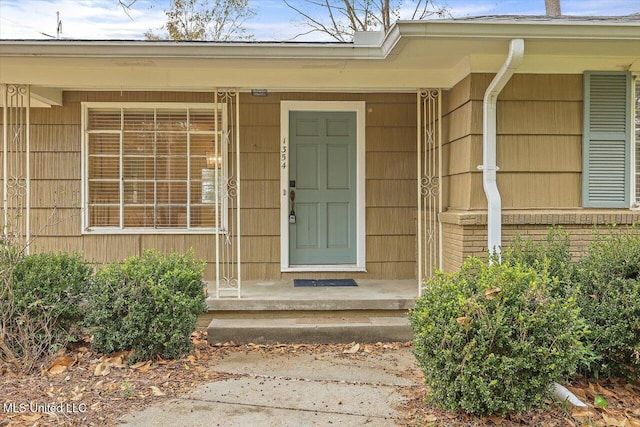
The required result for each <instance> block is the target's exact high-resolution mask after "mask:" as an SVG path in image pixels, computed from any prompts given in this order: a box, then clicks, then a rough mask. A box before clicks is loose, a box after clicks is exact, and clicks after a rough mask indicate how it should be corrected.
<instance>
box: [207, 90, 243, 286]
mask: <svg viewBox="0 0 640 427" xmlns="http://www.w3.org/2000/svg"><path fill="white" fill-rule="evenodd" d="M214 97H215V99H214V102H215V104H214V105H215V117H216V120H215V126H216V128H215V138H214V144H215V151H216V153H221V155H222V159H223V161H222V162H220V165H219V167H220V168H221V172H222V173H216V174H215V188H216V189H218V191H216V192H215V194H216V201H215V209H216V211H215V221H216V224H218V234H217V235H216V295H215V297H216V298H221V297H236V298H240V292H241V284H242V279H241V260H240V96H239V92H238V90H237V89H217V90H216V91H215V95H214Z"/></svg>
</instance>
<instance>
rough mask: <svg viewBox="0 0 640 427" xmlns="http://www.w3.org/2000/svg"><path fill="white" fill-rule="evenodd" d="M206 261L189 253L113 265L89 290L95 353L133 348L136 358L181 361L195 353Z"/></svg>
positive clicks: (152, 253)
mask: <svg viewBox="0 0 640 427" xmlns="http://www.w3.org/2000/svg"><path fill="white" fill-rule="evenodd" d="M203 272H204V263H203V262H200V261H196V260H195V258H194V254H193V251H189V252H188V253H187V254H184V255H182V254H176V253H173V254H171V255H162V254H160V253H158V252H157V251H146V252H145V253H144V254H143V256H142V257H133V258H129V259H127V260H126V261H125V262H124V263H123V264H111V265H109V266H106V267H105V268H104V269H102V270H101V271H99V272H98V273H97V274H96V277H95V280H94V281H93V283H92V284H91V286H90V289H89V296H88V298H89V312H88V315H87V325H88V326H89V327H90V328H91V331H92V332H93V334H94V338H93V346H94V349H95V350H96V351H99V352H104V353H111V352H113V351H118V350H134V351H135V355H134V357H133V358H132V359H131V360H132V361H135V360H144V359H150V358H154V357H157V356H161V357H163V358H166V359H172V358H177V357H180V356H183V355H184V354H186V353H188V352H189V350H190V349H191V342H190V340H189V336H190V335H191V333H192V332H193V331H194V330H195V328H196V320H197V317H198V315H199V314H201V313H203V312H204V310H205V304H204V292H203V286H204V285H203V282H202V274H203Z"/></svg>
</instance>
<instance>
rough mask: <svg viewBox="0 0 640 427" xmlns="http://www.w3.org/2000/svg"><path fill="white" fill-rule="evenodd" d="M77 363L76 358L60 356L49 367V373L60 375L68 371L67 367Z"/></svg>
mask: <svg viewBox="0 0 640 427" xmlns="http://www.w3.org/2000/svg"><path fill="white" fill-rule="evenodd" d="M74 363H76V359H75V358H73V357H71V356H60V357H58V358H57V359H56V360H54V361H53V363H52V364H51V366H49V367H48V368H47V373H48V374H49V375H59V374H62V373H63V372H66V371H67V369H68V368H69V367H70V366H72V365H73V364H74Z"/></svg>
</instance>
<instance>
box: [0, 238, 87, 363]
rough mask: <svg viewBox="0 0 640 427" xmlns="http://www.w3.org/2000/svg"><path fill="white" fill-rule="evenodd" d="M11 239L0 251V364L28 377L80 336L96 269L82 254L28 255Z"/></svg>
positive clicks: (24, 249)
mask: <svg viewBox="0 0 640 427" xmlns="http://www.w3.org/2000/svg"><path fill="white" fill-rule="evenodd" d="M25 251H26V247H25V246H22V245H19V244H18V243H17V242H15V241H12V240H11V239H7V240H5V241H3V242H2V247H1V249H0V270H1V274H0V364H2V365H5V366H8V367H10V369H12V370H15V371H22V372H24V373H29V372H31V371H33V370H34V369H35V368H37V366H38V365H39V364H41V363H43V362H44V361H45V359H46V358H47V357H48V356H51V355H52V354H53V353H54V352H55V351H57V350H58V349H60V348H61V347H64V346H65V345H66V344H67V343H68V341H69V340H72V339H75V338H76V334H77V333H79V332H80V331H79V329H78V328H77V323H78V322H79V321H80V320H81V319H82V315H83V312H82V308H81V303H82V299H83V297H84V292H85V290H86V286H87V283H88V281H89V279H90V277H91V274H92V270H91V268H89V267H88V266H86V265H85V264H84V262H83V261H82V259H81V257H80V255H78V254H65V253H58V254H54V253H42V254H34V255H25Z"/></svg>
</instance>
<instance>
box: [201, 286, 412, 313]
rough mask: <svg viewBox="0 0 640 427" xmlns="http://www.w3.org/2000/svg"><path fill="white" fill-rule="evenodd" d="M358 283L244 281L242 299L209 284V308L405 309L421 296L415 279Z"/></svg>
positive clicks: (236, 309) (258, 309)
mask: <svg viewBox="0 0 640 427" xmlns="http://www.w3.org/2000/svg"><path fill="white" fill-rule="evenodd" d="M356 283H357V284H358V286H327V287H294V286H293V280H277V281H244V282H242V290H241V296H240V298H237V297H235V296H233V297H232V296H229V295H228V293H227V294H225V293H221V298H219V299H216V298H215V294H216V290H215V283H213V282H209V283H208V293H209V297H208V298H207V307H208V308H209V310H210V311H281V310H295V311H302V310H332V311H333V310H406V309H409V308H412V307H413V306H414V303H415V300H416V298H417V297H418V284H417V283H416V281H415V280H371V279H368V280H364V279H363V280H356Z"/></svg>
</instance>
